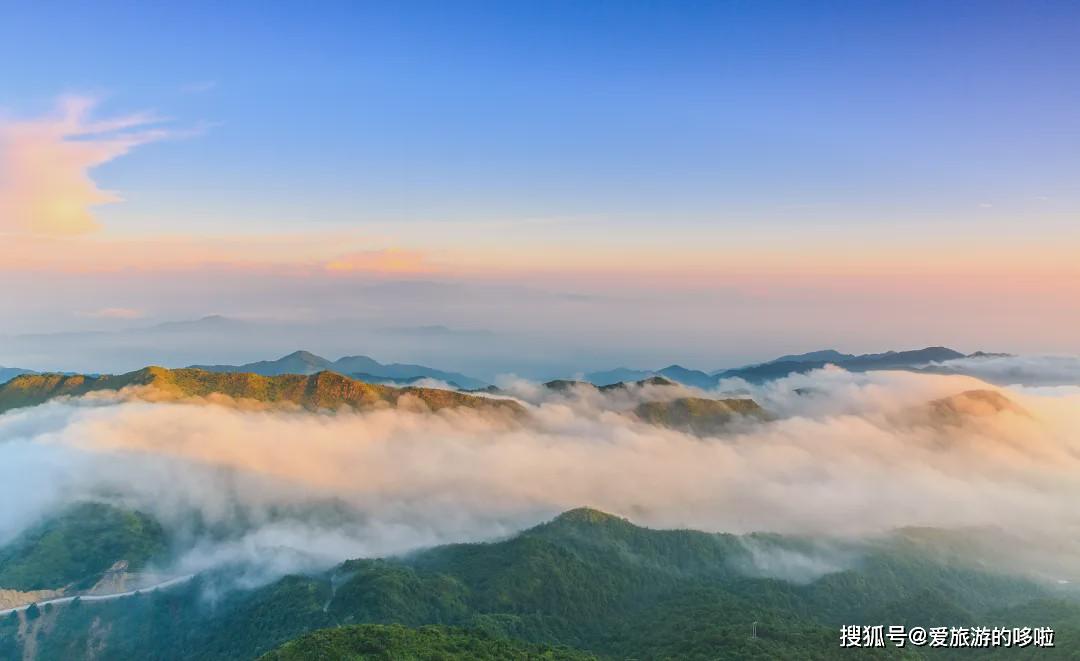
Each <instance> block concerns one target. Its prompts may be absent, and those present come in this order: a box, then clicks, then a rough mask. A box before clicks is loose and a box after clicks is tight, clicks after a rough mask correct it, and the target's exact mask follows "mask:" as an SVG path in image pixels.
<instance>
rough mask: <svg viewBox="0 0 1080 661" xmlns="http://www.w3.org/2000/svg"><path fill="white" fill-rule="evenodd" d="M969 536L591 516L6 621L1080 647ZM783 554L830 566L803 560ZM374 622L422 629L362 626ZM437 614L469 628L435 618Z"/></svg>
mask: <svg viewBox="0 0 1080 661" xmlns="http://www.w3.org/2000/svg"><path fill="white" fill-rule="evenodd" d="M913 535H914V536H913ZM962 536H963V533H948V532H941V533H938V534H936V535H930V534H927V533H910V532H906V533H900V534H898V535H897V536H893V537H886V538H883V539H881V540H878V541H875V542H823V541H822V540H814V539H809V538H792V537H785V536H780V535H730V534H713V533H704V532H698V531H693V530H652V529H648V528H642V527H640V526H637V525H634V524H632V523H630V522H629V521H627V520H625V519H621V518H619V517H615V516H611V515H609V514H605V513H603V512H599V511H596V510H591V509H578V510H572V511H570V512H567V513H565V514H563V515H560V516H559V517H556V518H555V519H553V520H552V521H549V522H547V523H545V524H541V525H539V526H536V527H534V528H531V529H529V530H526V531H523V532H522V533H520V534H518V535H515V536H513V537H511V538H509V539H506V540H503V541H498V542H490V543H479V544H454V545H448V546H441V547H436V548H432V549H429V550H426V551H421V552H418V553H414V554H411V555H407V556H403V557H399V558H387V559H365V560H353V561H349V562H346V563H344V564H342V565H340V566H338V567H337V568H335V569H333V570H331V571H329V572H326V573H323V574H315V575H297V576H288V577H285V578H282V579H280V580H278V581H276V582H273V583H271V584H269V585H266V586H264V587H261V588H257V589H255V590H245V589H241V588H237V587H235V584H232V583H231V582H230V580H229V578H228V572H227V571H217V572H213V573H209V574H203V575H200V576H198V577H196V578H195V579H194V580H192V581H191V582H189V583H187V584H184V585H182V586H178V587H175V588H171V589H169V590H162V591H156V592H153V593H150V594H142V595H138V596H135V597H130V598H124V599H121V600H116V601H113V602H97V603H90V602H87V603H81V604H77V605H76V604H71V605H65V606H58V607H56V608H55V609H53V611H52V612H51V613H47V614H46V613H43V614H41V616H40V617H41V618H42V619H44V620H46V621H47V623H48V626H47V627H46V628H41V627H42V626H44V625H41V626H38V625H34V627H31V628H30V629H28V628H27V626H28V625H27V624H26V622H25V616H20V617H19V618H14V619H12V618H8V620H7V621H5V622H2V623H0V652H3V651H5V650H7V651H10V652H12V653H16V654H17V653H21V652H22V651H23V649H24V645H25V635H26V632H27V631H33V632H34V635H36V638H35V643H36V647H35V649H36V658H39V659H50V660H51V659H68V658H82V656H84V654H83V651H84V650H85V649H86V646H87V645H91V644H92V645H93V646H94V649H95V650H97V651H98V654H99V655H104V658H110V659H121V660H122V659H144V658H157V659H183V658H200V659H236V658H252V657H255V656H258V655H260V654H265V653H268V652H270V651H271V650H273V649H274V648H276V647H278V646H279V645H281V644H282V643H284V642H285V641H288V640H290V639H293V638H296V637H298V636H302V635H304V634H305V633H307V632H311V631H314V630H318V629H323V628H327V627H338V626H345V627H346V629H343V630H341V631H345V632H346V633H332V632H325V633H319V634H315V635H314V636H309V637H307V638H305V639H302V640H301V641H298V642H296V643H294V644H292V645H291V646H287V647H285V648H283V649H282V650H281V651H279V652H277V653H275V654H276V655H275V656H271V657H270V658H283V659H284V658H287V659H305V658H311V659H316V658H348V657H341V656H330V657H322V656H319V654H321V653H322V652H323V651H325V650H328V649H329V650H342V649H361V650H372V649H375V650H382V651H383V652H386V653H388V654H390V655H391V658H451V659H453V658H468V656H467V654H466V656H460V654H463V652H462V650H468V649H476V650H478V651H482V652H483V653H487V652H488V651H490V650H504V651H507V650H509V651H508V652H507V653H510V652H513V653H515V654H516V653H517V652H516V650H522V649H525V650H533V651H532V652H529V653H530V654H534V653H535V654H537V655H538V656H527V655H526V656H521V657H514V656H511V657H510V658H567V659H576V658H584V657H583V656H580V655H575V653H574V652H573V651H571V650H570V649H565V648H573V650H578V651H579V652H582V653H583V654H584V655H588V654H592V655H596V656H597V657H599V658H606V659H625V658H637V659H673V658H679V659H717V658H720V659H746V658H760V659H831V658H835V657H836V655H837V650H838V627H839V626H840V625H841V624H852V623H861V624H886V623H888V624H908V625H915V624H920V625H932V626H939V625H960V624H964V625H973V624H986V625H991V624H995V623H997V624H1006V623H1007V624H1010V625H1016V624H1017V623H1019V620H1017V618H1022V619H1023V620H1024V622H1023V623H1022V624H1030V625H1057V626H1059V627H1060V629H1059V634H1058V635H1059V643H1058V645H1059V648H1058V649H1068V646H1069V645H1070V644H1072V643H1080V636H1078V635H1077V630H1076V626H1075V622H1076V621H1080V607H1078V606H1077V604H1076V602H1075V601H1073V600H1071V598H1070V599H1067V600H1064V601H1062V600H1061V597H1068V594H1067V593H1062V592H1060V591H1058V590H1056V589H1055V588H1054V587H1053V586H1048V585H1042V584H1039V583H1037V582H1035V581H1032V580H1030V579H1026V578H1022V577H1018V576H1012V575H1007V574H1005V573H1002V572H999V571H996V570H992V569H989V568H987V567H982V568H980V567H978V566H977V565H978V562H977V559H976V558H968V559H965V558H963V557H962V556H955V555H943V554H941V553H938V552H937V551H938V550H939V549H940V548H942V545H943V544H944V545H945V546H948V545H949V544H952V543H953V540H955V539H956V538H959V537H962ZM793 559H794V560H797V561H798V562H792V561H793ZM781 561H786V562H787V564H788V565H789V569H790V567H795V566H800V567H802V568H803V569H806V568H813V569H812V571H785V570H783V569H782V568H781V567H780V565H782V564H783V562H781ZM230 586H233V587H230ZM208 593H210V594H214V595H216V596H215V598H214V600H213V601H212V602H208V601H207V600H206V597H205V595H206V594H208ZM1070 618H1074V619H1070ZM1069 622H1072V624H1069ZM372 624H379V625H401V626H402V627H408V628H409V629H401V628H398V629H378V628H371V627H368V628H361V629H348V627H349V626H352V625H372ZM429 625H438V626H441V627H445V626H450V627H457V628H455V629H450V630H446V629H434V630H430V629H423V628H422V627H427V626H429ZM35 627H36V628H35ZM418 628H419V629H418ZM755 629H756V631H757V636H756V637H754V636H753V635H752V632H753V631H754V630H755ZM20 632H22V633H20ZM395 640H396V641H397V642H394V641H395ZM380 641H381V642H380ZM530 645H533V646H535V645H541V646H545V647H544V648H543V649H540V648H536V647H528V646H530ZM356 646H360V647H359V648H357V647H356ZM552 646H554V647H555V648H559V647H562V648H564V649H562V651H557V650H553V649H552ZM418 649H420V650H427V651H430V650H441V651H440V653H443V654H447V655H449V656H446V657H439V656H423V655H420V654H418V653H417V652H416V650H418ZM538 649H540V651H536V650H538ZM387 650H391V651H387ZM392 650H404V651H402V652H401V655H400V656H393V654H394V652H393V651H392ZM406 652H407V653H406ZM906 652H907V653H908V658H920V655H921V652H920V651H918V650H907V651H906ZM365 653H370V654H374V652H370V651H369V652H365ZM425 653H426V652H425ZM478 653H479V652H478ZM409 654H412V656H409ZM453 654H459V656H458V657H455V656H453ZM559 654H562V656H559ZM282 655H285V656H282ZM544 655H547V656H544ZM552 655H554V656H552ZM895 655H896V654H895V651H894V650H864V651H862V652H861V654H857V653H853V654H852V655H851V656H852V658H878V657H885V656H895ZM356 658H386V657H379V656H372V657H365V656H359V657H356ZM481 658H483V657H481ZM1047 658H1053V651H1050V654H1049V655H1048V656H1047Z"/></svg>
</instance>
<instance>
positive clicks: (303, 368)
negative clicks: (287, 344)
mask: <svg viewBox="0 0 1080 661" xmlns="http://www.w3.org/2000/svg"><path fill="white" fill-rule="evenodd" d="M191 368H192V369H197V370H205V371H207V372H241V373H249V374H260V375H262V376H279V375H282V374H315V373H316V372H323V371H326V370H331V371H332V370H333V369H334V364H333V363H332V362H330V361H329V360H327V359H325V358H323V357H322V356H316V355H315V354H313V353H311V352H309V351H294V352H292V353H290V354H289V355H287V356H282V357H281V358H278V359H277V360H260V361H257V362H254V363H246V364H244V365H192V366H191Z"/></svg>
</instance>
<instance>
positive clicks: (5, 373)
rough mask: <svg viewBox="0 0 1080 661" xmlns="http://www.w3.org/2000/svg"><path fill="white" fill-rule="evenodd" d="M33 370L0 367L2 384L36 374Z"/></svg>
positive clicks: (0, 381)
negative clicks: (18, 377) (22, 375)
mask: <svg viewBox="0 0 1080 661" xmlns="http://www.w3.org/2000/svg"><path fill="white" fill-rule="evenodd" d="M34 373H35V372H34V371H33V370H24V369H21V368H19V367H0V383H7V382H8V381H10V380H12V379H14V378H15V377H17V376H19V375H21V374H34Z"/></svg>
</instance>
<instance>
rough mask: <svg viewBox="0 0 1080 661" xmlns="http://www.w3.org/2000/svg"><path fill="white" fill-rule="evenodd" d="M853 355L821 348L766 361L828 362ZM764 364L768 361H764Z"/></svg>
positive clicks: (849, 357) (850, 357) (845, 358)
mask: <svg viewBox="0 0 1080 661" xmlns="http://www.w3.org/2000/svg"><path fill="white" fill-rule="evenodd" d="M854 357H855V354H850V353H840V352H839V351H837V350H836V349H822V350H821V351H810V352H808V353H798V354H792V355H787V356H780V357H779V358H773V359H772V360H770V361H768V362H769V363H820V362H829V363H836V362H839V361H844V360H850V359H852V358H854ZM765 364H766V365H767V364H768V363H765Z"/></svg>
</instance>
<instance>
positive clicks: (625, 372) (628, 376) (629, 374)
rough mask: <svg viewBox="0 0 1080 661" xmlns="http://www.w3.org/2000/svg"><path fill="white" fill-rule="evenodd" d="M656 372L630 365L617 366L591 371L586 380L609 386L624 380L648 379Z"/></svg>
mask: <svg viewBox="0 0 1080 661" xmlns="http://www.w3.org/2000/svg"><path fill="white" fill-rule="evenodd" d="M653 374H656V372H650V371H649V370H634V369H630V368H628V367H616V368H615V369H613V370H604V371H602V372H590V373H589V374H586V375H585V380H586V381H588V382H589V383H591V384H593V385H595V386H607V385H611V384H614V383H622V382H624V381H640V380H641V379H647V378H649V377H650V376H652V375H653Z"/></svg>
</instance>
